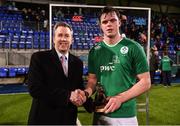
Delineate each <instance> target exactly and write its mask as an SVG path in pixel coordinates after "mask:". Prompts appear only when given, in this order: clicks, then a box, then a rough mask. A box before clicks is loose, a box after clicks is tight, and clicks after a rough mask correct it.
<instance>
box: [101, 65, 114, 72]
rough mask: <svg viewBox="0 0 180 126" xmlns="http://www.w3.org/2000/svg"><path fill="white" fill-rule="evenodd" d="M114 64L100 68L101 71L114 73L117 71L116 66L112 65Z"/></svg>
mask: <svg viewBox="0 0 180 126" xmlns="http://www.w3.org/2000/svg"><path fill="white" fill-rule="evenodd" d="M112 64H113V63H109V65H106V66H100V71H101V72H103V71H114V70H115V66H114V65H112Z"/></svg>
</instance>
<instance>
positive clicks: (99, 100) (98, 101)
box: [94, 82, 108, 112]
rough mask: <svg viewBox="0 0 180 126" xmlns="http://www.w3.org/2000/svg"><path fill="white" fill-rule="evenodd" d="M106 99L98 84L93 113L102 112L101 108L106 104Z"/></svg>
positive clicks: (102, 89)
mask: <svg viewBox="0 0 180 126" xmlns="http://www.w3.org/2000/svg"><path fill="white" fill-rule="evenodd" d="M107 102H108V101H107V99H106V95H105V91H104V88H103V86H102V85H101V84H100V82H98V84H97V85H96V96H95V102H94V103H95V112H103V108H104V107H105V105H106V104H107Z"/></svg>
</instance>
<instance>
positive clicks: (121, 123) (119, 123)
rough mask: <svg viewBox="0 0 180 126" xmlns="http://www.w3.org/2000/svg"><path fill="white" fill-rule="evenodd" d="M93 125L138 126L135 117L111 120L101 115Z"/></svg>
mask: <svg viewBox="0 0 180 126" xmlns="http://www.w3.org/2000/svg"><path fill="white" fill-rule="evenodd" d="M94 123H95V124H97V125H113V126H114V125H115V126H138V121H137V117H136V116H135V117H129V118H111V117H107V116H103V115H102V116H100V117H99V118H98V119H97V120H96V122H94Z"/></svg>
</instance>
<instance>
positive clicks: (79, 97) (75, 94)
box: [70, 89, 89, 106]
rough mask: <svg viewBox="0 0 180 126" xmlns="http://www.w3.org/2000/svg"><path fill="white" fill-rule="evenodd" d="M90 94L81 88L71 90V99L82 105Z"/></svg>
mask: <svg viewBox="0 0 180 126" xmlns="http://www.w3.org/2000/svg"><path fill="white" fill-rule="evenodd" d="M88 95H89V94H88V92H86V91H84V90H81V89H76V90H75V91H72V92H71V96H70V101H71V102H72V103H73V104H74V105H76V106H81V105H83V104H84V103H85V102H86V100H87V99H88Z"/></svg>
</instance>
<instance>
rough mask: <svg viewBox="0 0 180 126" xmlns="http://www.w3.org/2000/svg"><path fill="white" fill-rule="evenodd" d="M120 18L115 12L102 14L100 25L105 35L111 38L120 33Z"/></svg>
mask: <svg viewBox="0 0 180 126" xmlns="http://www.w3.org/2000/svg"><path fill="white" fill-rule="evenodd" d="M120 25H121V24H120V20H119V18H118V16H117V15H116V13H115V12H112V13H108V14H103V15H101V22H100V27H101V29H102V31H103V33H104V36H107V37H109V38H113V37H115V36H116V35H117V34H119V27H120Z"/></svg>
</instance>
